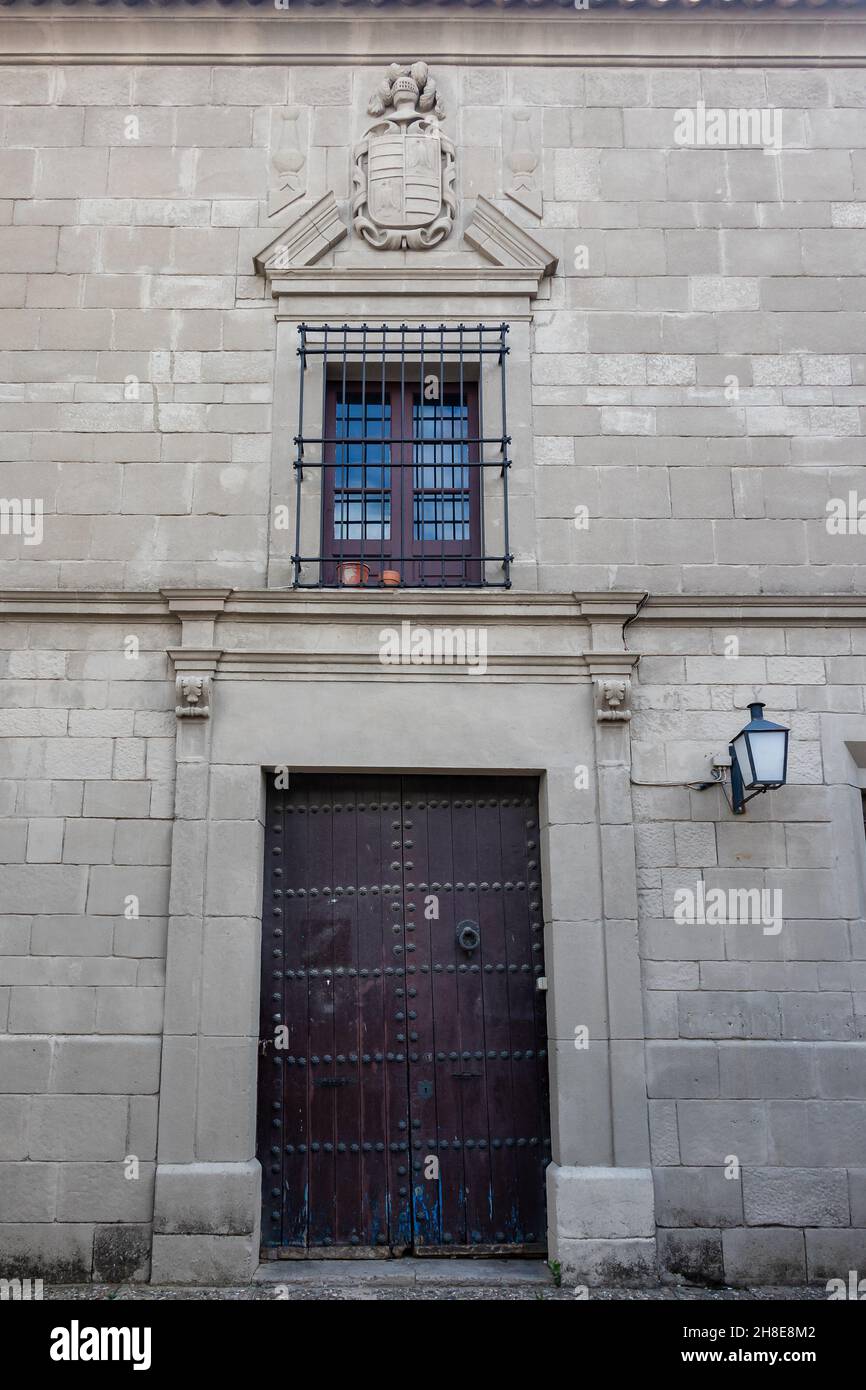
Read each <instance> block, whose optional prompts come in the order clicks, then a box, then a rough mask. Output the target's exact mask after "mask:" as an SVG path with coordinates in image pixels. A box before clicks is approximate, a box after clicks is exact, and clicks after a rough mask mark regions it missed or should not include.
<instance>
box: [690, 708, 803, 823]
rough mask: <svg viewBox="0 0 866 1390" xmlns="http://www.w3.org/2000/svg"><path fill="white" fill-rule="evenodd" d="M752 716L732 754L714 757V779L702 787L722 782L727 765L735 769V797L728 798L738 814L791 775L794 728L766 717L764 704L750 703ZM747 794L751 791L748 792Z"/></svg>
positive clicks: (733, 772) (735, 813)
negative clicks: (789, 767) (789, 741)
mask: <svg viewBox="0 0 866 1390" xmlns="http://www.w3.org/2000/svg"><path fill="white" fill-rule="evenodd" d="M749 714H750V715H751V719H750V720H749V722H748V724H747V725H746V726H745V728H744V729H741V730H740V732H739V733H738V734H737V736H736V738H735V739H734V741H733V742H732V743H731V744H730V746H729V748H728V757H727V758H724V757H718V756H717V757H715V758H714V759H713V778H714V780H713V781H712V782H701V783H700V785H699V788H698V790H700V791H704V790H705V789H706V788H707V787H714V786H717V785H718V784H719V783H721V785H722V790H723V791H724V782H725V768H726V767H728V766H730V769H731V796H730V798H728V795H727V792H725V798H726V800H727V801H728V805H729V806H730V808H731V810H732V811H733V813H734V815H735V816H742V815H743V814H744V813H745V810H746V803H747V802H748V801H752V800H754V798H755V797H756V796H760V795H761V793H762V792H769V791H775V790H776V788H777V787H783V786H784V785H785V782H786V780H787V777H788V736H789V734H790V730H789V729H786V728H784V727H783V725H781V724H773V723H772V721H771V720H769V719H765V718H764V706H763V705H762V704H760V703H758V702H757V701H756V702H755V703H754V704H751V705H749ZM747 793H751V795H748V794H747Z"/></svg>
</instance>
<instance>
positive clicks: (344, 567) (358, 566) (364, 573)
mask: <svg viewBox="0 0 866 1390" xmlns="http://www.w3.org/2000/svg"><path fill="white" fill-rule="evenodd" d="M337 578H338V579H339V581H340V583H341V584H343V585H344V586H345V587H346V588H350V589H357V588H359V587H360V585H362V584H366V583H367V580H368V579H369V578H370V566H369V565H365V564H363V563H362V562H361V561H360V560H344V561H343V562H342V564H339V565H338V566H337Z"/></svg>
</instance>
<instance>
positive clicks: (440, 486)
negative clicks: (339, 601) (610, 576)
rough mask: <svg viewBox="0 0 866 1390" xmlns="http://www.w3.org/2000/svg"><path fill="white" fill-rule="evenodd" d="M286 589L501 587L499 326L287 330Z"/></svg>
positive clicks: (503, 479)
mask: <svg viewBox="0 0 866 1390" xmlns="http://www.w3.org/2000/svg"><path fill="white" fill-rule="evenodd" d="M298 334H299V337H300V344H299V347H298V355H299V357H300V366H301V371H300V383H299V390H298V433H297V435H296V437H295V451H296V452H295V460H294V468H295V484H296V496H295V505H296V512H295V553H294V555H293V556H292V567H293V575H294V586H295V587H296V588H344V587H350V588H388V587H409V588H442V587H444V586H448V587H451V586H456V587H466V588H482V587H494V588H506V589H507V588H509V587H510V585H511V576H510V570H511V563H512V558H513V557H512V556H511V555H510V554H509V540H508V470H509V468H510V466H511V460H510V457H509V447H510V443H511V440H510V436H509V435H508V431H507V414H506V394H505V364H506V357H507V354H508V341H507V335H508V325H507V324H505V323H500V324H495V325H488V324H455V325H445V324H440V325H438V327H427V326H420V325H409V324H405V323H404V324H399V325H392V326H388V325H386V324H381V325H379V326H373V325H370V324H361V325H350V324H341V325H339V326H337V325H328V324H316V325H311V324H306V323H302V324H300V325H299V326H298Z"/></svg>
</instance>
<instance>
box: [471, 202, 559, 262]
mask: <svg viewBox="0 0 866 1390" xmlns="http://www.w3.org/2000/svg"><path fill="white" fill-rule="evenodd" d="M463 239H464V241H466V242H468V243H469V245H470V246H472V247H474V249H475V250H476V251H478V252H479V253H480V254H481V255H482V256H484V257H485V259H486V260H488V261H492V262H493V264H494V265H499V266H512V267H514V268H515V269H518V270H534V271H536V272H538V273H540V275H542V276H544V275H552V274H553V272H554V271H555V270H556V266H557V258H556V256H554V255H553V252H552V251H548V250H547V249H546V248H545V247H544V246H542V245H541V242H539V241H536V240H535V238H534V237H531V236H530V235H529V233H528V232H526V231H524V229H523V228H522V227H518V225H517V223H516V222H512V221H511V219H510V218H509V217H506V216H505V213H504V212H500V211H499V209H498V207H497V206H496V204H495V203H491V201H490V199H489V198H485V197H484V195H483V194H481V193H479V195H478V197H477V199H476V202H475V213H474V216H473V218H472V221H471V222H470V224H469V226H468V227H467V228H466V231H465V232H464V233H463Z"/></svg>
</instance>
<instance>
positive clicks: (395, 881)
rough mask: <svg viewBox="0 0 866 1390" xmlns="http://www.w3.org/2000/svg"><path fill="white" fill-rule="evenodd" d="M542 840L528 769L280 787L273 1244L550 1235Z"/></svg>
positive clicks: (269, 1224) (268, 1156) (268, 890)
mask: <svg viewBox="0 0 866 1390" xmlns="http://www.w3.org/2000/svg"><path fill="white" fill-rule="evenodd" d="M538 839H539V837H538V810H537V789H536V784H535V782H534V781H532V780H531V779H528V778H499V777H497V778H474V779H469V778H460V777H449V778H442V777H402V778H401V777H376V776H370V777H366V778H363V777H359V776H353V777H332V776H312V775H309V776H307V775H298V776H292V777H291V785H290V788H289V790H288V791H279V790H271V791H270V792H269V796H268V811H267V829H266V866H265V887H264V910H263V953H262V954H263V971H262V1014H261V1030H260V1033H261V1036H260V1049H259V1050H260V1074H259V1157H260V1159H261V1163H262V1176H263V1219H262V1243H263V1246H264V1247H265V1249H266V1250H267V1251H268V1252H270V1253H272V1254H274V1255H278V1254H279V1253H280V1252H281V1251H283V1252H285V1253H286V1254H292V1253H297V1252H302V1251H304V1250H311V1251H313V1250H315V1251H316V1252H317V1253H319V1254H322V1253H326V1252H327V1253H339V1252H343V1251H350V1250H355V1249H358V1250H360V1249H362V1248H369V1247H373V1248H378V1249H379V1250H381V1251H382V1253H389V1252H391V1253H394V1254H399V1253H403V1252H405V1251H408V1250H415V1251H418V1252H420V1251H431V1252H435V1251H437V1250H441V1251H442V1252H443V1253H444V1252H454V1251H459V1250H461V1249H467V1248H468V1249H473V1250H489V1249H502V1250H504V1251H510V1252H512V1253H513V1252H514V1250H515V1249H516V1248H517V1249H522V1250H527V1249H528V1250H534V1249H537V1250H538V1251H541V1250H542V1249H543V1248H544V1241H545V1203H544V1169H545V1167H546V1165H547V1163H548V1162H549V1159H550V1149H549V1127H548V1100H547V1053H546V1040H545V1007H544V1001H545V995H544V993H543V992H541V991H539V990H538V989H537V980H538V979H539V977H540V976H542V975H543V973H544V965H543V945H542V923H543V914H542V903H541V875H540V867H539V849H538ZM280 1030H282V1031H280Z"/></svg>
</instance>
